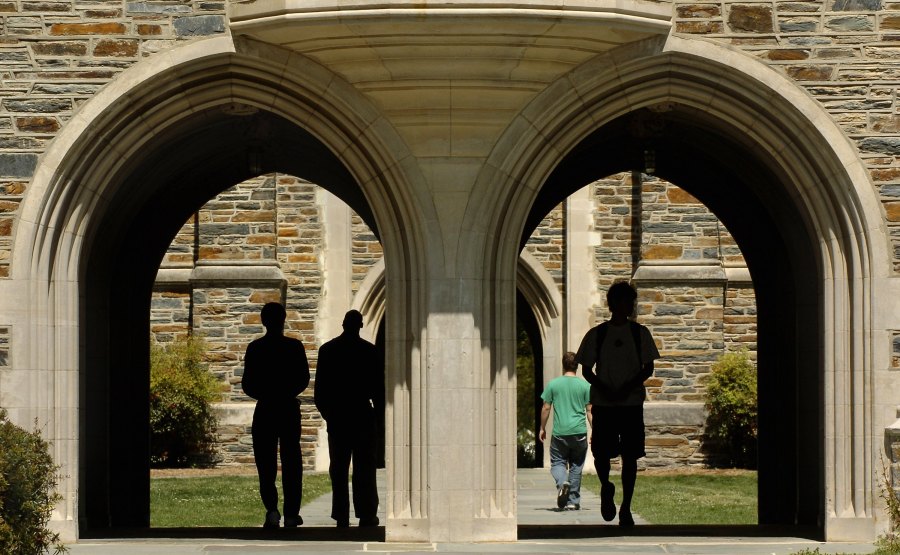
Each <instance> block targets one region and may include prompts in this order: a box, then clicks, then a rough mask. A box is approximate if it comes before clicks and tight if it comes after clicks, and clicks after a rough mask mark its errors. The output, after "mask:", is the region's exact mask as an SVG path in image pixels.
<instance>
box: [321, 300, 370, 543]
mask: <svg viewBox="0 0 900 555" xmlns="http://www.w3.org/2000/svg"><path fill="white" fill-rule="evenodd" d="M362 325H363V320H362V314H360V313H359V312H358V311H356V310H351V311H349V312H347V314H346V315H344V322H343V327H344V333H342V334H341V335H339V336H337V337H335V338H334V339H332V340H331V341H329V342H327V343H325V344H324V345H322V347H321V348H320V349H319V361H318V364H317V366H316V388H315V389H316V391H315V399H316V407H317V408H318V409H319V413H321V414H322V418H324V419H325V422H326V424H327V425H328V454H329V456H330V458H331V464H330V466H329V467H328V473H329V475H330V476H331V490H332V497H331V518H333V519H334V520H335V521H337V525H338V527H340V528H343V527H347V526H350V493H349V488H348V484H347V479H348V474H349V471H350V461H351V459H352V460H353V508H354V511H355V513H356V517H357V518H359V525H360V526H377V525H378V516H377V512H378V490H377V487H376V484H375V465H376V459H375V452H376V438H377V435H376V432H375V419H376V418H382V412H381V409H382V407H383V406H384V360H383V358H382V357H381V355H380V354H379V352H378V351H377V350H376V348H375V345H373V344H371V343H369V342H368V341H366V340H364V339H362V338H361V337H360V336H359V330H360V329H361V328H362Z"/></svg>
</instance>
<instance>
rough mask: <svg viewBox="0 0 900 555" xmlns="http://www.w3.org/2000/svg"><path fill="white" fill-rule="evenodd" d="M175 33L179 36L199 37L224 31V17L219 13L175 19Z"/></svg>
mask: <svg viewBox="0 0 900 555" xmlns="http://www.w3.org/2000/svg"><path fill="white" fill-rule="evenodd" d="M174 25H175V34H176V35H178V36H179V37H200V36H206V35H214V34H217V33H224V32H225V18H224V17H223V16H221V15H197V16H190V17H181V18H178V19H176V20H175V24H174Z"/></svg>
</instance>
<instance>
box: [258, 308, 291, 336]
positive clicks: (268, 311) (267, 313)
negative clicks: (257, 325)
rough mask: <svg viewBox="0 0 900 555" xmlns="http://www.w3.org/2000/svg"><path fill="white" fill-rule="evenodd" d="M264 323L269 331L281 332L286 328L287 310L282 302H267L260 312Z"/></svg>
mask: <svg viewBox="0 0 900 555" xmlns="http://www.w3.org/2000/svg"><path fill="white" fill-rule="evenodd" d="M259 317H260V319H261V320H262V324H263V325H264V326H265V327H266V331H267V332H279V331H283V330H284V320H285V318H287V312H285V310H284V305H282V304H281V303H266V304H265V305H264V306H263V307H262V310H261V311H260V313H259Z"/></svg>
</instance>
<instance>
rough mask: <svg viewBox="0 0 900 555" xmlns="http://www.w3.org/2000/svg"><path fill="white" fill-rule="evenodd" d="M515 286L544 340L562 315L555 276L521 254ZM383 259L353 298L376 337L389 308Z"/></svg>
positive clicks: (374, 265) (368, 328)
mask: <svg viewBox="0 0 900 555" xmlns="http://www.w3.org/2000/svg"><path fill="white" fill-rule="evenodd" d="M516 275H517V278H516V286H517V288H518V289H519V291H521V292H522V294H523V295H524V296H525V299H526V300H527V301H528V304H529V306H531V309H532V310H533V311H534V315H535V317H536V318H537V320H538V322H539V323H540V326H541V331H542V333H543V334H544V337H545V338H546V336H547V329H548V328H549V327H550V326H551V325H552V323H553V321H554V320H556V319H557V318H559V317H560V314H561V313H562V310H561V307H562V295H561V294H560V292H559V288H558V287H557V286H556V283H555V282H554V281H553V276H551V275H550V273H549V272H548V271H547V270H546V268H544V266H543V265H542V264H541V263H540V262H539V261H538V260H537V259H536V258H535V257H534V256H533V255H532V254H531V253H529V252H527V251H523V252H522V253H521V254H520V255H519V263H518V270H517V274H516ZM384 278H385V267H384V259H383V258H381V259H379V260H378V261H377V262H376V263H375V264H373V265H372V267H371V268H370V269H369V271H368V273H367V274H366V277H365V279H363V281H362V283H361V284H360V286H359V289H358V290H357V292H356V295H354V297H353V303H352V304H351V307H350V308H352V309H354V310H358V311H360V312H361V313H362V315H363V320H364V321H365V322H366V331H367V332H368V333H370V334H371V336H372V337H375V333H376V332H377V331H378V323H379V322H380V321H381V319H382V318H383V317H384V313H385V306H386V298H385V297H386V295H385V279H384Z"/></svg>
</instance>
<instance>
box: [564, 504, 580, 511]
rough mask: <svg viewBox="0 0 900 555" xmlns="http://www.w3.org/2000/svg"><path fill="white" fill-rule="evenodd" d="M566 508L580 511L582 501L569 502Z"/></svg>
mask: <svg viewBox="0 0 900 555" xmlns="http://www.w3.org/2000/svg"><path fill="white" fill-rule="evenodd" d="M566 510H567V511H580V510H581V503H569V504H568V505H566Z"/></svg>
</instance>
